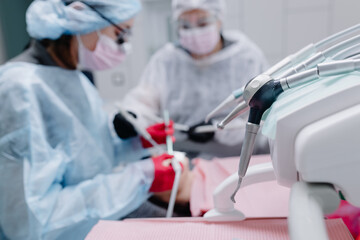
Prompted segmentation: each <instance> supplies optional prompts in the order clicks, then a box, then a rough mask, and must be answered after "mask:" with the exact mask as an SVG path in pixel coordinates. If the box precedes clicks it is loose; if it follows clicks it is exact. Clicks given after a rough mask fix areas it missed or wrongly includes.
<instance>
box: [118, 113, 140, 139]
mask: <svg viewBox="0 0 360 240" xmlns="http://www.w3.org/2000/svg"><path fill="white" fill-rule="evenodd" d="M128 113H130V114H131V115H132V116H133V117H134V118H136V115H135V114H134V113H132V112H129V111H128ZM113 124H114V128H115V131H116V133H117V135H118V136H119V137H120V138H121V139H124V140H125V139H128V138H131V137H135V136H137V135H138V133H137V131H136V130H135V128H134V126H133V125H132V124H131V123H129V122H128V121H127V120H126V119H125V117H124V116H123V115H122V114H121V113H118V114H116V115H115V117H114V120H113Z"/></svg>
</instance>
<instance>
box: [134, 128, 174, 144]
mask: <svg viewBox="0 0 360 240" xmlns="http://www.w3.org/2000/svg"><path fill="white" fill-rule="evenodd" d="M146 131H147V132H148V133H149V134H150V135H151V137H152V139H154V141H155V142H157V143H158V144H165V143H166V136H167V135H171V136H172V141H173V142H175V137H174V136H173V135H174V122H173V121H170V123H169V126H165V123H156V124H154V125H151V126H150V127H148V128H147V129H146ZM141 143H142V146H143V147H144V148H149V147H152V144H151V143H150V142H149V141H147V140H146V139H145V138H143V137H141Z"/></svg>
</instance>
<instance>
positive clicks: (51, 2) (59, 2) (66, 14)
mask: <svg viewBox="0 0 360 240" xmlns="http://www.w3.org/2000/svg"><path fill="white" fill-rule="evenodd" d="M87 4H88V5H91V6H92V7H94V8H95V9H96V10H98V11H99V12H101V13H102V14H103V15H104V16H105V17H107V18H108V19H110V20H111V21H113V22H114V23H116V24H118V23H121V22H125V21H127V20H129V19H131V18H133V17H134V16H135V15H136V14H137V13H138V12H139V11H140V8H141V4H140V2H139V1H138V0H84V1H66V0H35V1H34V2H33V3H32V4H31V5H30V7H29V8H28V10H27V12H26V24H27V31H28V33H29V35H30V36H31V37H33V38H35V39H44V38H48V39H58V38H59V37H60V36H61V35H63V34H69V35H75V34H86V33H90V32H93V31H96V30H99V29H102V28H104V27H107V26H108V25H109V24H110V23H109V22H108V21H106V20H104V19H103V18H102V17H101V16H99V14H98V13H96V12H95V11H94V10H92V9H91V8H90V7H88V6H87Z"/></svg>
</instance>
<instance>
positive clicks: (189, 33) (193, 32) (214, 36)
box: [179, 24, 220, 55]
mask: <svg viewBox="0 0 360 240" xmlns="http://www.w3.org/2000/svg"><path fill="white" fill-rule="evenodd" d="M179 35H180V44H181V46H183V47H184V48H185V49H187V50H189V51H190V52H191V53H194V54H197V55H205V54H208V53H210V52H211V51H213V50H214V48H215V46H216V44H217V43H218V42H219V41H220V33H219V30H218V28H217V25H216V24H211V25H209V26H207V27H198V28H191V29H180V31H179Z"/></svg>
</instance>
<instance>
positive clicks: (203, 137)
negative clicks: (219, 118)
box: [188, 121, 215, 143]
mask: <svg viewBox="0 0 360 240" xmlns="http://www.w3.org/2000/svg"><path fill="white" fill-rule="evenodd" d="M208 125H212V123H211V121H210V122H208V123H205V121H204V122H201V123H198V124H195V125H193V126H192V127H190V129H189V131H188V138H189V139H190V140H192V141H194V142H199V143H206V142H209V141H210V140H211V139H213V138H214V136H215V132H207V133H196V132H195V129H196V128H197V127H200V126H208Z"/></svg>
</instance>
